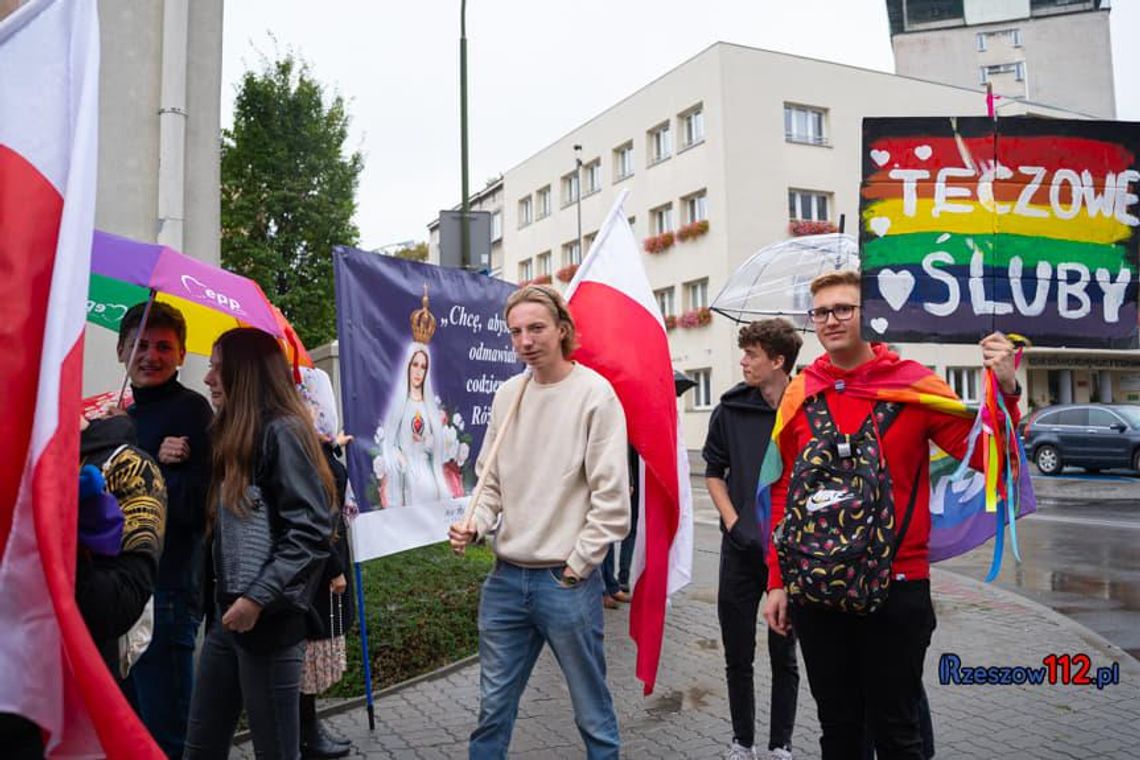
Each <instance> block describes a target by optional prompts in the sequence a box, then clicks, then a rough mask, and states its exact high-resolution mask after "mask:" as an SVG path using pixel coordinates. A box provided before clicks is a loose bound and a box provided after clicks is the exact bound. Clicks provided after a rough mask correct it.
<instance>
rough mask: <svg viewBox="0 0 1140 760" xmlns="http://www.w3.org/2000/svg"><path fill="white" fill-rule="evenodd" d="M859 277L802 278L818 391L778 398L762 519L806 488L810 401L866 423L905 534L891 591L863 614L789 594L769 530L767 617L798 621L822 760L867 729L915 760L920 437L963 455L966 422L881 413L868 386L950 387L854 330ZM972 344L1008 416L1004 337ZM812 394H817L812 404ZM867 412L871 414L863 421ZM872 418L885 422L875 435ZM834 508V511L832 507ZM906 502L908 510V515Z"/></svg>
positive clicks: (843, 752)
mask: <svg viewBox="0 0 1140 760" xmlns="http://www.w3.org/2000/svg"><path fill="white" fill-rule="evenodd" d="M859 284H860V275H859V273H858V272H852V271H841V272H830V273H828V274H825V275H821V276H820V277H817V278H816V279H815V280H814V281H813V282H812V284H811V293H812V308H811V310H810V311H809V312H808V314H809V316H810V318H811V321H812V322H813V323H814V324H815V329H816V335H817V337H818V338H819V341H820V343H821V344H822V346H823V348H824V350H825V351H826V353H825V354H824V355H823V356H820V357H819V358H818V359H816V360H815V362H814V363H813V364H812V365H811V366H810V367H808V368H807V369H806V370H805V375H807V376H808V377H809V378H811V379H813V380H814V381H815V383H813V385H814V386H816V387H823V388H824V390H822V391H820V392H819V393H818V394H816V396H808V397H806V398H804V399H803V403H801V404H799V405H798V406H797V407H796V408H795V409H794V410H793V409H790V408H787V405H785V408H782V409H781V411H782V413H785V414H786V415H787V416H785V417H784V419H785V420H786V424H785V425H784V426H783V428H782V429H781V430H780V431H779V432H778V433H777V436H778V438H777V439H776V442H777V443H778V445H779V451H780V455H781V458H782V460H783V471H782V475H781V476H780V478H779V480H777V481H776V482H775V483H774V484H773V485H772V488H771V504H772V515H771V526H772V535H777V531H776V527H777V526H779V525H780V522H781V520H782V519H783V517H784V514H785V509H786V508H787V507H788V506H789V504H790V503H791V502H790V500H789V487H790V486H793V490H792V498H793V499H794V498H798V497H799V496H802V495H803V494H802V493H798V491H799V490H801V489H800V488H799V487H798V484H793V483H792V471H793V464H794V463H795V459H796V457H797V455H798V454H799V452H800V451H801V450H803V449H804V448H805V447H807V446H809V445H810V444H811V443H812V442H813V440H814V439H815V438H816V437H817V436H818V435H820V434H819V433H818V432H817V431H819V430H820V429H821V428H820V427H819V423H820V417H819V414H820V412H819V411H817V410H821V409H822V410H823V411H825V412H826V414H827V415H829V416H830V424H831V425H832V426H833V427H834V428H836V429H837V432H838V434H839V436H840V438H845V439H846V440H847V441H848V442H850V441H852V440H854V439H856V438H858V436H859V431H860V430H864V431H865V430H867V429H872V430H873V431H874V432H873V435H874V437H875V439H876V440H877V449H878V450H877V451H876V452H875V456H876V457H877V458H878V457H880V456H881V459H879V461H880V462H881V465H880V466H881V467H883V468H884V469H885V470H886V472H887V473H888V474H889V479H890V489H889V495H885V497H884V498H885V501H884V502H883V503H889V502H892V501H893V506H894V509H895V512H894V517H895V522H894V526H895V529H896V531H897V532H898V533H899V534H901V536H902V537H901V540H898V539H896V540H898V545H897V547H896V549H897V551H896V553H895V555H894V559H893V564H892V565H891V568H890V577H891V580H890V585H889V592H890V593H889V596H888V597H887V599H886V601H885V602H884V603H883V604H882V606H881V607H879V608H878V609H877V610H876V611H874V612H870V613H869V614H855V613H852V612H845V611H840V610H839V609H837V608H833V607H824V606H818V605H816V604H812V603H811V602H810V600H808V597H807V595H806V594H801V595H799V596H798V597H797V601H795V602H793V603H790V604H789V600H788V594H787V591H786V590H785V585H784V584H785V579H784V578H783V573H782V572H781V567H780V564H779V561H778V556H777V550H776V547H775V544H774V542H773V541H771V540H769V542H768V558H769V559H768V566H769V568H770V572H769V575H768V599H767V602H766V603H765V606H764V617H765V619H766V620H767V622H768V625H769V626H770V627H772V628H773V629H774V630H775V631H777V632H778V633H784V634H786V633H788V632H789V631H790V630H791V628H792V627H793V626H794V628H795V631H796V635H797V638H798V639H799V641H800V649H801V651H802V652H803V657H804V664H805V666H806V667H807V675H808V683H809V684H810V686H811V692H812V696H813V697H814V698H815V701H816V705H817V707H818V712H819V722H820V727H821V729H822V732H823V733H822V736H821V738H820V746H821V748H822V754H823V758H824V760H829V759H830V758H858V757H861V756H862V755H863V752H864V742H865V741H866V740H867V737H866V735H865V734H866V731H867V730H868V729H869V731H870V733H871V735H872V736H873V739H874V743H875V747H876V751H877V753H878V757H881V758H915V759H916V760H917V759H919V758H922V757H923V742H922V738H921V733H920V728H919V714H920V713H919V702H920V699H921V693H922V666H923V660H924V658H925V655H926V649H927V647H928V646H929V644H930V636H931V633H932V632H933V631H934V626H935V619H934V608H933V605H932V603H931V598H930V580H929V579H930V563H929V559H928V556H929V551H928V550H929V538H930V503H929V502H930V472H929V468H928V467H927V461H928V457H929V442H930V441H934V442H935V443H936V444H938V446H939V447H940V448H942V449H943V450H944V451H946V452H947V453H948V454H950V455H951V456H954V457H955V458H958V459H962V458H963V457H965V455H966V452H967V450H968V440H967V439H968V436H969V433H970V429H971V427H972V420H971V419H969V418H966V417H959V416H954V415H951V414H949V413H946V412H944V411H940V410H938V409H937V408H935V407H933V406H928V405H924V404H920V403H902V404H901V407H900V408H898V409H896V410H893V411H890V412H887V414H889V415H891V416H890V421H889V422H886V417H884V416H883V407H881V406H879V405H877V404H876V402H875V398H876V390H877V389H882V388H895V389H898V388H901V387H905V386H909V385H910V384H912V383H913V382H914V378H916V377H921V378H927V380H926V383H927V385H929V386H931V387H935V386H936V387H937V390H938V392H939V393H940V394H941V395H944V396H947V397H950V396H953V392H952V391H951V390H950V389H949V387H948V386H945V384H944V383H941V381H940V380H939V379H937V378H929V377H928V376H929V375H932V374H933V373H932V372H930V370H928V369H926V368H924V367H922V366H921V365H918V364H916V363H915V362H910V361H907V360H903V359H900V358H899V356H898V354H896V353H895V352H893V351H891V350H890V349H889V348H888V347H887V346H886V345H885V344H882V343H869V342H867V341H865V340H863V338H862V337H861V335H860V332H859V319H857V316H858V314H859V310H860V306H859V297H860V288H859ZM981 349H982V361H983V364H984V366H986V367H987V368H992V369H993V370H994V373H995V375H996V377H997V380H998V383H999V385H1000V390H1001V393H1002V394H1003V395H1004V397H1005V405H1006V408H1007V409H1009V410H1010V413H1011V414H1012V415H1013V416H1014V417H1015V418H1016V417H1017V416H1018V415H1017V401H1018V396H1019V395H1020V392H1021V391H1020V388H1019V386H1018V384H1017V381H1016V378H1015V375H1014V365H1013V352H1014V348H1013V344H1012V343H1010V341H1009V340H1008V339H1007V338H1006V337H1005V336H1004V335H1002V334H1000V333H994V334H991V335H989V336H987V337H986V338H985V339H983V340H982V341H981ZM904 376H905V378H906V379H905V380H904V379H903V378H904ZM820 397H822V401H823V402H825V403H820ZM786 398H794V396H793V395H792V394H791V393H789V394H788V395H787V397H786ZM809 406H810V407H811V409H812V410H813V414H814V415H815V416H814V417H813V421H812V422H809V419H808V411H809V409H808V408H809ZM899 409H901V410H899ZM872 414H874V415H875V416H874V419H869V418H871V416H872ZM880 419H881V420H882V421H883V422H884V425H883V428H884V431H883V432H881V434H880V430H879V426H878V422H879V421H880ZM1016 422H1017V420H1016V419H1014V423H1015V424H1016ZM813 424H814V425H815V427H814V428H813ZM862 440H864V441H865V440H867V439H866V438H863V439H862ZM848 447H850V443H848ZM838 451H839V453H838V456H840V457H843V456H846V454H844V452H843V447H842V445H841V446H839V447H838ZM971 465H972V466H975V467H977V468H978V469H980V468H981V452H980V451H976V452H975V457H974V458H973V459H972V460H971ZM822 466H823V465H821V464H820V463H818V462H817V461H816V460H810V461H808V462H807V463H806V464H805V463H804V462H800V463H798V467H799V468H800V470H799V473H800V477H801V478H803V477H804V475H803V473H804V471H805V469H807V470H810V469H812V468H819V467H822ZM801 482H803V481H801ZM821 495H822V496H828V497H831V502H832V503H833V504H832V506H831V507H820V506H818V505H813V504H812V502H813V501H814V500H815V497H816V496H821ZM837 500H838V498H837V497H834V494H832V493H831V492H828V493H827V494H825V493H824V492H822V491H820V492H817V493H815V494H813V495H812V496H811V497H809V499H808V505H807V509H808V510H809V511H810V510H813V509H821V508H833V507H834V502H837ZM820 501H821V503H822V502H823V501H826V499H821V500H820ZM841 511H842V509H837V510H836V512H835V513H836V515H837V516H838V514H839V512H841ZM903 512H909V513H910V516H909V522H908V521H907V520H906V519H904V517H903V514H902V513H903ZM900 522H901V523H902V526H900Z"/></svg>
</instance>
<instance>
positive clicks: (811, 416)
mask: <svg viewBox="0 0 1140 760" xmlns="http://www.w3.org/2000/svg"><path fill="white" fill-rule="evenodd" d="M804 414H805V415H806V416H807V421H808V427H810V428H811V434H812V437H813V438H821V437H823V436H829V437H835V436H838V435H839V429H838V428H836V427H835V420H834V419H833V418H832V416H831V410H830V409H829V408H828V406H827V397H826V396H825V395H824V394H823V393H817V394H815V395H814V396H810V397H808V399H807V400H806V401H804Z"/></svg>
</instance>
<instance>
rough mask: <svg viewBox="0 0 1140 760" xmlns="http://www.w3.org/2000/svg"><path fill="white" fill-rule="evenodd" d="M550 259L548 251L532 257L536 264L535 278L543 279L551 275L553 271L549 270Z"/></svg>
mask: <svg viewBox="0 0 1140 760" xmlns="http://www.w3.org/2000/svg"><path fill="white" fill-rule="evenodd" d="M550 259H551V256H550V251H545V252H544V253H540V254H538V255H537V256H535V257H534V260H535V262H537V270H538V272H537V274H536V275H535V276H536V277H543V276H547V277H549V276H550V275H551V274H553V273H554V272H553V270H551V268H550Z"/></svg>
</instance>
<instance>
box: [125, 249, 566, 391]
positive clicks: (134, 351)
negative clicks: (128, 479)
mask: <svg viewBox="0 0 1140 760" xmlns="http://www.w3.org/2000/svg"><path fill="white" fill-rule="evenodd" d="M579 234H581V233H579ZM156 295H158V293H157V291H155V289H154V288H151V289H150V295H149V296H148V297H147V299H146V306H144V307H143V314H142V321H141V322H139V326H138V329H137V330H135V339H134V342H132V343H131V354H130V356H129V357H127V374H126V376H125V377H124V378H123V384H122V385H121V386H119V398H117V399H116V400H115V406H117V407H122V405H123V396H124V395H126V393H127V383H128V382H129V381H130V379H131V367H132V366H133V365H134V363H135V357H136V356H138V353H139V340H140V339H142V334H143V330H145V329H146V323H147V319H148V318H149V317H150V307H151V306H153V305H154V297H155V296H156Z"/></svg>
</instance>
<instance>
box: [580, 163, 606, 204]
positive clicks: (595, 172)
mask: <svg viewBox="0 0 1140 760" xmlns="http://www.w3.org/2000/svg"><path fill="white" fill-rule="evenodd" d="M582 170H583V171H584V172H585V173H586V191H585V194H586V195H593V194H594V193H596V192H598V191H599V190H601V189H602V160H601V159H600V158H596V159H594V160H593V161H591V162H590V163H588V164H586V165H585V166H584V167H582Z"/></svg>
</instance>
